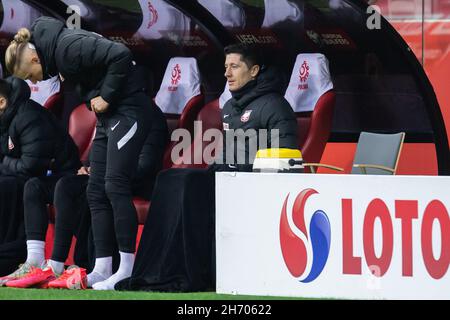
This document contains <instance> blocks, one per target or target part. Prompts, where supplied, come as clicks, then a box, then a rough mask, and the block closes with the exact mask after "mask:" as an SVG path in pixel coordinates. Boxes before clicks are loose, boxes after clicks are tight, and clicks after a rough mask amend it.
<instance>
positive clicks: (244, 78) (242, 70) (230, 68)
mask: <svg viewBox="0 0 450 320" xmlns="http://www.w3.org/2000/svg"><path fill="white" fill-rule="evenodd" d="M241 57H242V55H240V54H238V53H230V54H227V55H226V57H225V77H226V78H227V82H228V86H229V87H230V91H236V90H239V89H240V88H242V87H243V86H245V85H246V84H247V82H249V81H250V80H252V79H254V78H255V77H256V76H257V75H258V72H259V66H258V65H254V66H252V67H251V68H249V67H248V66H247V64H246V63H245V62H244V61H242V60H241Z"/></svg>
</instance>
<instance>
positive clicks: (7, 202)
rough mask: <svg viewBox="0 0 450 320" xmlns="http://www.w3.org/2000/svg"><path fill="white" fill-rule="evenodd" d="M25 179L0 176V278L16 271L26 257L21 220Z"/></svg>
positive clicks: (22, 222) (22, 221) (22, 219)
mask: <svg viewBox="0 0 450 320" xmlns="http://www.w3.org/2000/svg"><path fill="white" fill-rule="evenodd" d="M24 183H25V179H22V178H20V177H16V176H2V175H0V276H4V275H7V274H9V273H11V272H13V271H14V270H15V269H17V266H18V265H19V263H22V262H23V261H24V260H25V258H26V256H27V250H26V242H25V240H26V239H25V228H24V218H23V204H22V203H23V200H22V198H23V187H24Z"/></svg>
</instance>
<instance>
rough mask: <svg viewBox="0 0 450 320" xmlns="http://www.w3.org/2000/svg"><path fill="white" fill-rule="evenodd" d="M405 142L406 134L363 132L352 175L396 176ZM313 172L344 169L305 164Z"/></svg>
mask: <svg viewBox="0 0 450 320" xmlns="http://www.w3.org/2000/svg"><path fill="white" fill-rule="evenodd" d="M404 140H405V133H404V132H400V133H393V134H385V133H372V132H364V131H363V132H361V134H360V135H359V139H358V144H357V146H356V152H355V156H354V159H353V168H352V172H351V173H352V174H377V175H395V174H396V173H397V168H398V161H399V159H400V153H401V151H402V147H403V141H404ZM303 165H304V166H305V167H310V168H311V171H312V172H315V170H314V169H315V168H327V169H332V170H335V171H341V172H343V171H344V169H343V168H339V167H335V166H331V165H328V164H321V163H304V164H303Z"/></svg>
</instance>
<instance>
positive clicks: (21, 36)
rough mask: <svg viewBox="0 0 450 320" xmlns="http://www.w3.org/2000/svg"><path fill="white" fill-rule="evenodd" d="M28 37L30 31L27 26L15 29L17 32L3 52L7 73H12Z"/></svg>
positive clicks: (26, 44) (28, 39) (29, 36)
mask: <svg viewBox="0 0 450 320" xmlns="http://www.w3.org/2000/svg"><path fill="white" fill-rule="evenodd" d="M30 39H31V32H30V30H28V29H27V28H20V29H19V31H17V34H16V35H15V36H14V39H13V40H12V41H11V43H10V44H9V46H8V48H7V49H6V53H5V64H6V69H7V70H8V72H9V73H11V74H14V72H15V69H16V67H17V65H18V62H19V61H20V57H21V55H22V53H23V51H24V49H25V48H26V47H27V46H28V44H29V41H30Z"/></svg>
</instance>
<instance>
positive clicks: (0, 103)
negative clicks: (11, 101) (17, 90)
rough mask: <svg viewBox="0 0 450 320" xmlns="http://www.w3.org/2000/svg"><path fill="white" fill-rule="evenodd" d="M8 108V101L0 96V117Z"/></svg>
mask: <svg viewBox="0 0 450 320" xmlns="http://www.w3.org/2000/svg"><path fill="white" fill-rule="evenodd" d="M7 107H8V100H7V99H6V98H5V97H4V96H0V116H2V115H3V114H4V113H5V111H6V108H7Z"/></svg>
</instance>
